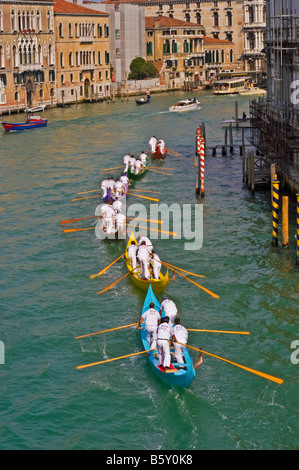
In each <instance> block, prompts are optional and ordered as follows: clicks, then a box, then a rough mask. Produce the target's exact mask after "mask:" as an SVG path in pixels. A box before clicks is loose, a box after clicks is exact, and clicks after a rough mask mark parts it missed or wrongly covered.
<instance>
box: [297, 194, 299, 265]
mask: <svg viewBox="0 0 299 470" xmlns="http://www.w3.org/2000/svg"><path fill="white" fill-rule="evenodd" d="M296 198H297V215H296V264H299V194H296Z"/></svg>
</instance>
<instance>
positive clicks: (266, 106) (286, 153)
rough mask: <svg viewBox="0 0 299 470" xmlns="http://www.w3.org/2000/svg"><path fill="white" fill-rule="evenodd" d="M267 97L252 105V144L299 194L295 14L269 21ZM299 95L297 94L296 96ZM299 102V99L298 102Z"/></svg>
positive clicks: (298, 30)
mask: <svg viewBox="0 0 299 470" xmlns="http://www.w3.org/2000/svg"><path fill="white" fill-rule="evenodd" d="M265 43H266V53H267V62H268V86H267V89H268V94H267V98H266V99H259V100H258V101H257V100H253V101H251V102H250V115H251V132H250V137H249V140H250V141H251V143H252V144H253V145H255V147H256V148H258V149H259V151H260V152H261V153H262V154H263V155H264V156H265V158H266V160H267V161H268V164H272V163H274V164H275V165H276V169H277V172H278V173H279V175H280V178H281V179H282V182H286V183H288V185H289V186H291V189H294V190H295V191H298V190H299V102H298V103H297V102H296V101H295V100H294V99H292V96H293V95H292V94H293V93H294V91H295V90H294V89H293V88H292V85H293V84H294V83H295V85H296V88H297V89H298V88H299V82H298V84H297V82H295V80H296V79H297V80H299V21H298V16H297V15H295V14H288V15H276V16H274V17H270V18H268V19H267V28H266V40H265ZM297 95H298V92H297ZM297 101H299V99H297Z"/></svg>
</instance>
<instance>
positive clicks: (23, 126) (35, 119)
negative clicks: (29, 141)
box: [2, 116, 48, 132]
mask: <svg viewBox="0 0 299 470" xmlns="http://www.w3.org/2000/svg"><path fill="white" fill-rule="evenodd" d="M47 124H48V120H47V119H44V118H41V117H40V116H31V117H29V118H28V119H27V121H26V122H15V123H12V122H2V126H3V127H4V129H5V130H6V131H8V132H13V131H25V130H29V129H35V128H36V127H45V126H46V125H47Z"/></svg>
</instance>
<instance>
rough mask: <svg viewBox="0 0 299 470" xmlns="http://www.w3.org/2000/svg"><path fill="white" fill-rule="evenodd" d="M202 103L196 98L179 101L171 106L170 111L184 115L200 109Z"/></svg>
mask: <svg viewBox="0 0 299 470" xmlns="http://www.w3.org/2000/svg"><path fill="white" fill-rule="evenodd" d="M199 104H200V102H199V101H197V99H196V98H193V99H192V98H189V99H188V100H182V101H177V102H176V103H174V104H173V105H172V106H170V108H169V111H170V112H173V113H183V112H185V111H194V110H196V109H198V107H199Z"/></svg>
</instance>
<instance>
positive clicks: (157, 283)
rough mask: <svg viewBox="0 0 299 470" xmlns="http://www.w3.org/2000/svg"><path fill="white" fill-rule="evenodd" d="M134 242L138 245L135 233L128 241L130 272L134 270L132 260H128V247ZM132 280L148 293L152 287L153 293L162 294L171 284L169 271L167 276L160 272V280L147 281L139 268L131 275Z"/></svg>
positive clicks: (128, 266) (127, 264)
mask: <svg viewBox="0 0 299 470" xmlns="http://www.w3.org/2000/svg"><path fill="white" fill-rule="evenodd" d="M132 241H134V242H135V243H136V245H137V240H136V238H135V236H134V233H133V232H132V233H131V236H130V238H129V240H128V244H127V249H126V254H125V261H126V266H127V269H128V271H129V272H131V271H133V269H132V266H131V264H130V260H129V258H128V251H127V250H128V247H129V246H130V245H131V242H132ZM130 278H131V279H132V282H133V283H134V284H135V285H136V286H137V287H139V288H140V289H142V290H145V291H147V290H148V287H149V286H150V285H151V286H152V288H153V291H154V292H155V293H157V292H162V291H163V290H164V289H165V288H166V286H168V284H169V276H168V269H167V271H166V274H165V275H163V274H162V273H161V272H160V275H159V279H154V278H152V279H150V280H147V279H141V269H140V268H137V269H135V270H134V271H133V272H132V273H131V274H130Z"/></svg>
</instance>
